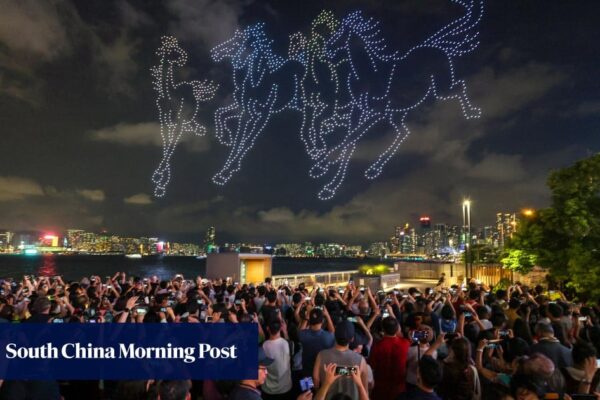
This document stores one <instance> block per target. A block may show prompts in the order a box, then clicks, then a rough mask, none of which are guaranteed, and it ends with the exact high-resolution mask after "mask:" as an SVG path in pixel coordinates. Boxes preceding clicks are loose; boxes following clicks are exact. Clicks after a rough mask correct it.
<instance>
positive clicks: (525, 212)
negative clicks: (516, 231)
mask: <svg viewBox="0 0 600 400" xmlns="http://www.w3.org/2000/svg"><path fill="white" fill-rule="evenodd" d="M521 213H522V214H523V215H524V216H526V217H527V218H531V217H533V216H534V215H535V210H534V209H533V208H525V209H524V210H522V211H521Z"/></svg>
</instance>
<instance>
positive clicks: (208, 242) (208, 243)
mask: <svg viewBox="0 0 600 400" xmlns="http://www.w3.org/2000/svg"><path fill="white" fill-rule="evenodd" d="M215 240H216V232H215V227H214V226H211V227H209V228H208V229H207V230H206V235H205V236H204V251H205V252H206V254H209V253H214V252H216V251H217V250H218V248H217V244H216V242H215Z"/></svg>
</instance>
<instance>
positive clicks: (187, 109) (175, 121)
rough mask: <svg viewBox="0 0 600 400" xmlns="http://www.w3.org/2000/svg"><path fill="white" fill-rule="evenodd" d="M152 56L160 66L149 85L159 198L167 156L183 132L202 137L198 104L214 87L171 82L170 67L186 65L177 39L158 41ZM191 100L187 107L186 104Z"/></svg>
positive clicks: (167, 167) (168, 175)
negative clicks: (157, 140)
mask: <svg viewBox="0 0 600 400" xmlns="http://www.w3.org/2000/svg"><path fill="white" fill-rule="evenodd" d="M156 55H157V56H158V57H159V58H160V63H159V64H158V65H156V66H154V67H152V68H151V73H152V77H153V82H152V83H153V86H154V89H155V90H156V92H157V94H158V96H157V99H156V106H157V107H158V115H159V118H160V136H161V138H162V144H163V154H162V159H161V161H160V163H159V165H158V167H157V168H156V170H155V171H154V174H152V182H154V184H155V188H154V195H155V196H157V197H162V196H164V195H165V193H166V188H167V185H168V183H169V181H170V179H171V166H170V162H171V157H172V156H173V152H174V151H175V146H177V143H178V142H179V139H180V138H181V136H182V135H183V134H184V133H193V134H195V135H198V136H202V135H204V134H205V133H206V128H205V127H204V126H202V125H200V124H198V122H197V121H196V118H197V117H198V112H199V109H200V102H203V101H208V100H210V99H212V98H213V97H214V95H215V92H216V90H217V85H215V84H213V83H212V82H208V81H204V82H200V81H180V82H175V78H174V74H173V69H174V67H183V66H184V65H185V63H186V62H187V54H186V52H185V51H184V50H183V49H182V48H181V47H179V44H178V43H177V39H175V38H174V37H171V36H164V37H163V38H162V43H161V46H160V47H159V48H158V50H157V52H156ZM190 97H191V98H192V99H193V103H192V105H191V106H190V105H189V104H188V103H186V101H188V100H189V99H190Z"/></svg>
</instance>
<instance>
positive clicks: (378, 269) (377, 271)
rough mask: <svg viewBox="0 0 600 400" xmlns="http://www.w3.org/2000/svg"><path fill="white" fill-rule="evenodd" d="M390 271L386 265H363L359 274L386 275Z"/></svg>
mask: <svg viewBox="0 0 600 400" xmlns="http://www.w3.org/2000/svg"><path fill="white" fill-rule="evenodd" d="M390 271H391V268H390V267H388V266H387V265H385V264H378V265H363V266H361V267H360V268H359V269H358V272H360V273H361V274H364V275H384V274H387V273H389V272H390Z"/></svg>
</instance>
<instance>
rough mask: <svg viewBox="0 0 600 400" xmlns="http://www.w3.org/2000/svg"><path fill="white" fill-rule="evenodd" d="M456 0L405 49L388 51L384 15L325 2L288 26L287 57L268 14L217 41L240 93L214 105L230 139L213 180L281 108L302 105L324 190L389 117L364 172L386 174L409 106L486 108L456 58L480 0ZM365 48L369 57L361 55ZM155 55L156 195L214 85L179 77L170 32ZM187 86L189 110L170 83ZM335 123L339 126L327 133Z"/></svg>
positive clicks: (235, 165)
mask: <svg viewBox="0 0 600 400" xmlns="http://www.w3.org/2000/svg"><path fill="white" fill-rule="evenodd" d="M451 1H453V2H455V3H457V4H459V5H461V6H462V7H464V9H465V13H464V15H462V16H461V17H460V18H458V19H456V20H454V21H452V22H450V23H449V24H447V25H446V26H444V27H442V28H441V29H439V30H438V31H437V32H435V33H434V34H433V35H431V36H430V37H429V38H427V39H425V40H424V41H422V42H421V43H419V44H417V45H415V46H413V47H412V48H410V49H409V50H408V51H406V52H405V53H399V52H398V51H396V52H391V51H389V50H388V48H387V45H386V41H385V39H384V38H383V37H382V34H381V30H380V29H379V23H378V22H377V21H375V20H374V19H373V18H367V17H365V16H364V15H363V13H362V12H361V11H355V12H352V13H350V14H348V15H347V16H346V17H344V18H343V19H342V20H341V21H340V20H338V19H336V17H335V16H334V14H333V13H332V12H330V11H322V12H321V13H320V14H319V15H318V16H317V17H316V18H315V20H314V21H313V22H312V24H311V29H310V32H309V34H308V35H307V36H305V35H304V34H302V33H301V32H297V33H293V34H292V35H290V37H289V46H288V54H287V57H283V56H280V55H277V54H275V53H274V51H273V49H272V44H273V41H272V40H270V39H269V38H268V37H267V34H266V32H265V24H264V23H259V24H256V25H253V26H250V27H247V28H245V29H244V30H239V31H237V32H236V33H235V34H234V36H233V37H232V38H231V39H229V40H227V41H226V42H224V43H222V44H220V45H218V46H216V47H214V48H213V49H212V50H211V57H212V59H213V61H215V62H221V61H223V60H227V61H228V62H230V63H231V65H232V67H233V75H232V76H233V78H232V79H233V86H234V93H233V96H232V98H233V99H234V100H233V102H232V103H231V104H228V105H225V106H223V107H220V108H219V109H217V111H216V112H215V114H214V120H215V135H216V137H217V139H218V141H219V142H220V143H221V144H223V145H225V146H228V147H229V148H230V149H229V155H228V157H227V160H226V161H225V163H224V165H223V166H222V168H221V170H220V171H219V172H218V173H217V174H215V175H214V176H213V182H214V183H216V184H218V185H225V184H226V183H227V182H228V181H229V180H230V179H231V178H232V176H233V175H234V174H235V173H236V172H238V171H239V170H240V169H241V167H242V161H243V159H244V157H245V156H246V154H247V153H248V151H250V150H251V149H252V148H253V147H254V145H255V142H256V140H257V138H258V137H259V136H260V134H261V133H262V132H263V131H264V129H265V128H266V126H267V125H268V124H269V122H270V120H271V118H272V117H273V116H274V115H276V114H278V113H281V112H282V111H284V110H293V111H297V112H300V113H301V114H302V123H301V127H300V132H299V136H300V139H301V141H302V143H303V145H304V149H305V151H306V153H307V155H308V156H309V157H310V159H311V160H312V161H313V165H312V167H311V168H310V171H309V175H310V176H311V177H312V178H315V179H325V180H326V182H325V183H324V184H323V186H322V188H321V190H320V191H319V192H318V197H319V199H321V200H328V199H331V198H333V197H334V196H335V195H336V193H337V191H338V190H339V188H340V187H341V185H342V184H343V182H344V181H345V178H346V175H347V172H348V167H349V165H350V161H351V158H352V155H353V154H354V152H355V150H356V146H357V145H358V143H359V141H360V140H361V139H362V138H363V137H364V136H365V135H366V134H367V133H368V132H370V131H371V130H372V129H373V128H374V127H375V126H376V125H378V124H384V125H385V126H387V128H388V129H391V130H392V131H393V132H394V138H393V140H392V142H391V143H390V144H389V145H388V147H387V148H385V150H383V151H382V152H381V153H380V154H379V155H378V156H377V158H376V159H375V160H374V161H373V162H372V163H371V165H370V166H369V167H368V168H367V169H366V170H365V172H364V175H365V177H366V178H367V179H376V178H377V177H379V176H380V175H381V174H382V172H383V170H384V167H385V166H386V164H387V163H388V162H389V161H390V160H391V158H392V157H393V156H394V155H395V154H396V152H397V151H398V149H399V147H400V145H401V144H402V143H403V142H404V141H405V140H406V138H407V137H408V136H409V135H410V131H409V129H408V127H407V125H406V123H405V120H406V118H407V116H408V115H409V113H410V112H412V111H415V112H416V111H417V110H418V108H419V107H420V106H421V105H423V104H424V103H425V102H426V101H427V100H429V99H434V100H458V102H459V104H460V107H461V110H462V113H463V116H464V117H465V118H466V119H471V118H479V117H480V116H481V110H480V109H479V108H477V107H474V106H473V105H472V104H471V102H470V100H469V97H468V94H467V85H466V83H465V81H464V80H462V79H457V77H456V71H455V68H454V63H453V59H455V58H457V57H460V56H463V55H466V54H468V53H470V52H472V51H473V50H475V49H476V48H477V46H478V44H479V41H478V37H479V33H478V31H477V28H478V26H479V23H480V21H481V18H482V13H483V0H451ZM365 54H366V62H362V63H361V62H358V61H357V60H359V59H361V60H364V59H365V58H364V55H365ZM157 55H159V57H160V59H161V62H160V64H159V65H158V66H156V67H155V68H153V70H152V73H153V76H154V84H155V89H156V90H157V92H158V94H159V95H158V98H157V107H158V109H159V117H160V121H161V136H162V138H163V158H162V160H161V163H160V164H159V167H158V168H157V170H156V171H155V173H154V175H153V181H154V183H155V184H156V190H155V195H157V196H161V195H164V189H165V187H166V184H167V183H168V181H169V179H170V167H169V161H170V159H171V157H172V155H173V151H174V148H175V145H176V144H177V141H178V140H179V138H180V136H181V134H182V133H183V132H193V133H196V134H204V133H205V128H204V127H203V126H201V125H198V124H197V123H196V122H195V118H196V116H197V113H198V105H199V102H200V101H206V100H209V99H211V98H212V97H213V96H214V94H215V92H216V89H217V87H216V85H214V84H212V83H209V82H204V83H200V82H198V81H190V82H180V83H175V82H174V79H173V66H174V65H175V66H179V67H180V66H183V65H184V64H185V62H186V60H187V59H186V55H185V52H184V51H183V50H182V49H181V48H179V46H178V45H177V41H176V40H175V39H174V38H163V43H162V45H161V48H160V49H159V51H158V52H157ZM173 56H175V57H174V58H169V57H173ZM361 56H362V58H360V57H361ZM421 60H425V61H424V63H423V62H422V65H423V68H420V69H418V71H414V70H408V69H407V68H406V65H407V64H408V62H412V63H413V64H414V63H415V62H416V61H421ZM419 65H420V64H419ZM426 67H427V68H426ZM426 71H428V72H426ZM430 71H433V73H431V72H430ZM406 82H425V84H424V85H423V86H422V87H421V92H420V95H419V96H416V97H415V98H411V99H406V98H405V97H404V94H405V93H404V92H403V90H402V87H401V85H402V84H405V83H406ZM183 87H187V88H188V90H189V87H191V88H192V92H193V97H194V106H193V107H192V110H193V111H192V112H191V113H188V116H187V117H185V116H184V115H183V114H184V110H185V109H186V107H185V105H184V100H183V98H180V97H177V96H175V94H174V93H173V92H175V91H176V89H179V88H183ZM334 131H338V132H340V131H341V132H342V133H343V134H342V135H336V137H340V136H341V139H336V142H335V143H331V142H332V140H333V139H332V137H333V135H331V133H333V132H334ZM333 167H335V168H333ZM332 169H333V171H331V170H332Z"/></svg>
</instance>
